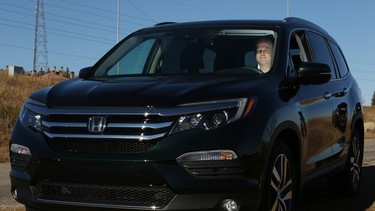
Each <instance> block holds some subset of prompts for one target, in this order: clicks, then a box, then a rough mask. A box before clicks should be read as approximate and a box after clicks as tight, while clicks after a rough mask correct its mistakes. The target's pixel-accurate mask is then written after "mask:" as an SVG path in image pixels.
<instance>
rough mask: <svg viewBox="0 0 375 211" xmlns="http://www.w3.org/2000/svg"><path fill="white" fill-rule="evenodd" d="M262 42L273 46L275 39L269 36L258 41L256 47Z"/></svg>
mask: <svg viewBox="0 0 375 211" xmlns="http://www.w3.org/2000/svg"><path fill="white" fill-rule="evenodd" d="M261 42H269V43H271V45H272V46H273V37H272V38H271V37H269V36H265V37H262V38H260V39H258V40H257V42H256V43H255V47H257V46H258V44H259V43H261Z"/></svg>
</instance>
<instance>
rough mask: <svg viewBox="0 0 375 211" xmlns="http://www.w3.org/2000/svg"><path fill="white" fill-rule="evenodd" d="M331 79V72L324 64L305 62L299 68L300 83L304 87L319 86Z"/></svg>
mask: <svg viewBox="0 0 375 211" xmlns="http://www.w3.org/2000/svg"><path fill="white" fill-rule="evenodd" d="M330 79H331V70H330V68H329V66H328V65H326V64H322V63H310V62H303V63H301V64H300V66H299V68H298V79H297V80H298V83H300V84H303V85H309V84H312V85H318V84H324V83H327V82H328V81H329V80H330Z"/></svg>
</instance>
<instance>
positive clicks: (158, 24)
mask: <svg viewBox="0 0 375 211" xmlns="http://www.w3.org/2000/svg"><path fill="white" fill-rule="evenodd" d="M173 23H177V22H161V23H157V24H155V25H154V26H161V25H167V24H173Z"/></svg>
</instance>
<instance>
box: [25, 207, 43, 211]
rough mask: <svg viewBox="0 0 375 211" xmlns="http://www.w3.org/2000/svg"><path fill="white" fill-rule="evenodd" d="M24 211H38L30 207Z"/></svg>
mask: <svg viewBox="0 0 375 211" xmlns="http://www.w3.org/2000/svg"><path fill="white" fill-rule="evenodd" d="M26 211H40V210H37V209H34V208H31V207H26Z"/></svg>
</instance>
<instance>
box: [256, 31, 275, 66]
mask: <svg viewBox="0 0 375 211" xmlns="http://www.w3.org/2000/svg"><path fill="white" fill-rule="evenodd" d="M272 49H273V42H272V40H271V39H269V38H260V39H259V40H258V41H257V42H256V51H255V53H256V54H255V58H256V60H257V62H258V66H257V68H258V69H259V70H261V71H262V72H263V73H267V72H268V71H269V70H270V68H271V65H272V64H271V63H272Z"/></svg>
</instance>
